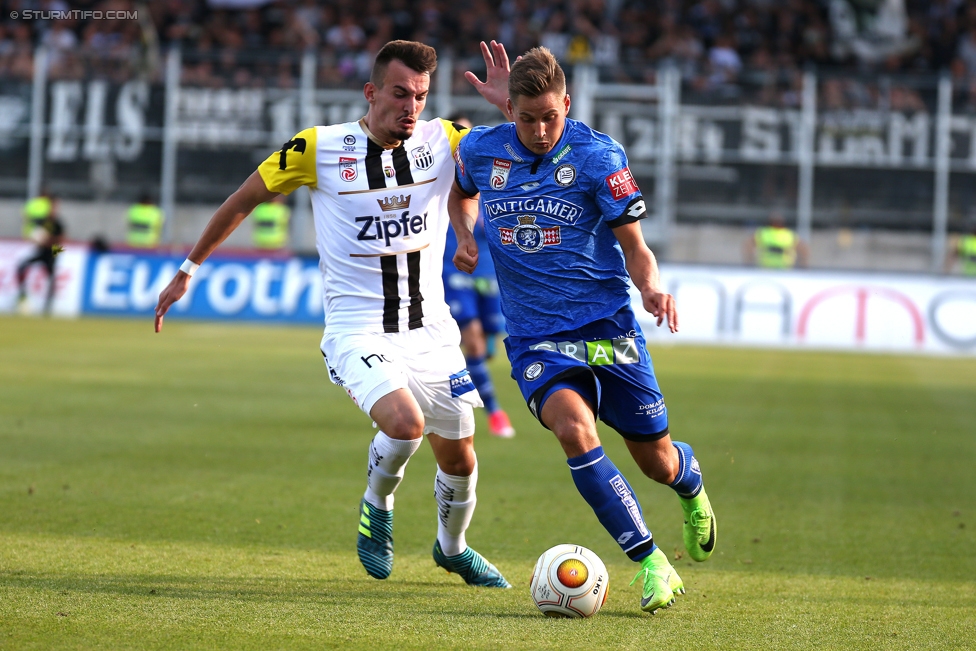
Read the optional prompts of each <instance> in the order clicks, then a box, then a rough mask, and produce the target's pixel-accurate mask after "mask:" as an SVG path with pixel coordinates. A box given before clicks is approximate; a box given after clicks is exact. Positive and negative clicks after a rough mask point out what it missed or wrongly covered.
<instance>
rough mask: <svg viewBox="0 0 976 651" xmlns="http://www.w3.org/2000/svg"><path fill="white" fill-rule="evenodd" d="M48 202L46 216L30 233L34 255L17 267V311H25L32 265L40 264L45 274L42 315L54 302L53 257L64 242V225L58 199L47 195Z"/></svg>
mask: <svg viewBox="0 0 976 651" xmlns="http://www.w3.org/2000/svg"><path fill="white" fill-rule="evenodd" d="M47 199H48V201H49V202H50V206H49V208H50V209H49V211H48V213H47V216H45V217H44V219H43V220H42V221H41V222H40V223H39V225H38V226H37V227H36V228H35V229H34V230H33V231H32V232H31V239H32V240H33V241H34V242H35V243H36V244H37V248H36V249H35V250H34V254H33V255H32V256H31V257H29V258H27V259H26V260H24V261H23V262H21V263H20V264H19V265H17V292H18V301H17V302H18V309H19V310H20V311H21V312H24V311H25V310H26V309H27V272H28V270H29V269H30V267H31V266H32V265H35V264H41V265H42V266H43V267H44V270H45V271H46V272H47V282H48V286H47V299H46V300H45V302H44V313H45V314H49V313H50V312H51V305H52V303H53V302H54V292H55V290H56V288H57V287H56V285H57V283H56V282H55V278H54V266H55V262H54V259H55V256H57V254H58V253H60V252H61V243H62V241H63V240H64V225H63V224H62V223H61V219H60V218H59V217H58V198H57V197H55V196H54V195H47Z"/></svg>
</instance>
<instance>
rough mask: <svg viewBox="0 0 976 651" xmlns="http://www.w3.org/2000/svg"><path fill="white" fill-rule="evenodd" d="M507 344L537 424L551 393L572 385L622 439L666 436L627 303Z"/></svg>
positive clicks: (657, 393)
mask: <svg viewBox="0 0 976 651" xmlns="http://www.w3.org/2000/svg"><path fill="white" fill-rule="evenodd" d="M505 348H506V349H507V350H508V359H509V361H511V363H512V377H513V378H515V381H516V382H518V385H519V389H521V390H522V396H523V397H524V398H525V401H526V403H527V404H528V405H529V410H530V411H531V412H532V414H533V415H534V416H535V417H536V418H539V422H542V419H541V418H540V416H539V415H540V414H541V413H542V406H543V405H544V404H545V402H546V400H547V399H548V398H549V396H550V395H552V394H553V393H554V392H555V391H557V390H559V389H572V390H573V391H575V392H576V393H578V394H579V395H581V396H582V397H583V398H584V399H586V400H588V401H589V402H590V404H591V405H593V406H594V408H595V410H596V415H597V417H598V418H599V419H600V420H602V421H603V422H604V423H606V424H607V425H609V426H610V427H612V428H613V429H615V430H616V431H617V432H618V433H619V434H620V435H621V436H623V437H624V438H625V439H629V440H631V441H648V440H651V441H653V440H657V439H660V438H663V437H664V436H665V435H667V434H668V410H667V407H665V405H664V397H663V396H662V395H661V389H660V387H658V384H657V378H656V377H655V376H654V366H653V365H652V364H651V355H650V353H648V352H647V342H646V341H645V340H644V334H643V333H642V332H641V329H640V326H639V325H638V324H637V319H636V318H635V317H634V313H633V311H632V310H631V309H630V307H629V306H627V307H624V308H622V309H621V310H620V311H619V312H617V313H616V314H614V315H613V316H611V317H607V318H605V319H600V320H598V321H594V322H593V323H589V324H587V325H585V326H583V327H582V328H579V329H578V330H567V331H565V332H559V333H556V334H553V335H547V336H544V337H543V336H539V337H513V336H509V337H508V338H506V339H505ZM543 427H545V423H543Z"/></svg>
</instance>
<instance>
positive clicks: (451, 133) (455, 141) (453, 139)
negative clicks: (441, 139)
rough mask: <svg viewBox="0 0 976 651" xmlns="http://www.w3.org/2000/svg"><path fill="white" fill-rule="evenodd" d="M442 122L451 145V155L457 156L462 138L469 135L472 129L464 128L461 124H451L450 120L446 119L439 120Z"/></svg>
mask: <svg viewBox="0 0 976 651" xmlns="http://www.w3.org/2000/svg"><path fill="white" fill-rule="evenodd" d="M438 119H439V120H440V121H441V126H442V127H444V133H445V134H446V135H447V140H448V141H449V142H450V143H451V153H452V154H456V153H457V148H458V145H459V144H461V138H463V137H464V136H466V135H468V132H469V131H471V129H469V128H467V127H462V126H461V125H460V124H457V123H455V122H451V121H450V120H445V119H444V118H438Z"/></svg>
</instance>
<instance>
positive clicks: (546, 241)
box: [498, 215, 561, 253]
mask: <svg viewBox="0 0 976 651" xmlns="http://www.w3.org/2000/svg"><path fill="white" fill-rule="evenodd" d="M518 221H519V223H518V226H516V227H515V228H499V229H498V235H499V237H501V240H502V244H514V245H515V246H517V247H518V248H519V249H521V250H522V251H525V252H526V253H534V252H536V251H541V250H542V247H544V246H549V245H551V244H559V243H560V242H561V237H560V235H559V227H558V226H549V227H547V228H542V227H541V226H538V225H537V224H536V223H535V216H534V215H520V216H519V218H518Z"/></svg>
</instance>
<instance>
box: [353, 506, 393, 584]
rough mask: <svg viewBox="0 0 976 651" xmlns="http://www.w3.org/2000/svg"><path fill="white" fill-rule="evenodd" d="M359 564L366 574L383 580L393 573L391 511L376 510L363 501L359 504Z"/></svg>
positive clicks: (357, 544) (357, 548)
mask: <svg viewBox="0 0 976 651" xmlns="http://www.w3.org/2000/svg"><path fill="white" fill-rule="evenodd" d="M356 552H357V553H358V554H359V562H360V563H362V564H363V567H365V568H366V573H367V574H369V575H370V576H371V577H373V578H376V579H385V578H386V577H388V576H390V572H392V571H393V511H392V510H390V511H384V510H383V509H379V508H376V507H375V506H373V505H372V504H370V503H369V502H367V501H366V500H365V499H363V500H362V501H361V502H360V503H359V538H358V539H357V540H356Z"/></svg>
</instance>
